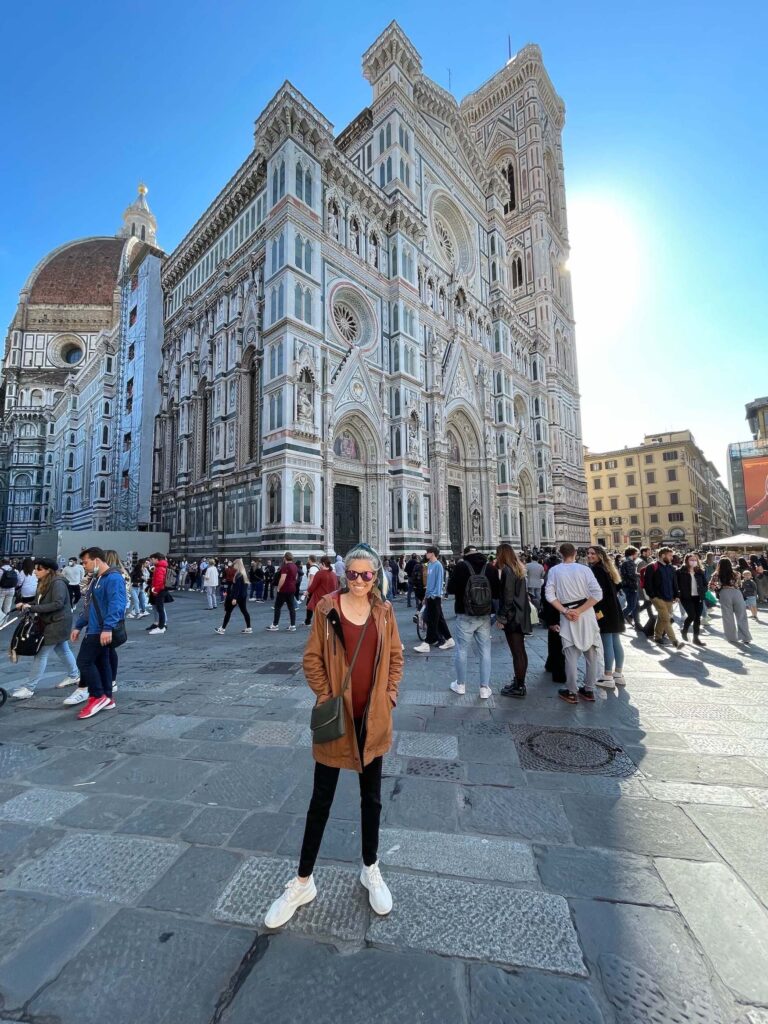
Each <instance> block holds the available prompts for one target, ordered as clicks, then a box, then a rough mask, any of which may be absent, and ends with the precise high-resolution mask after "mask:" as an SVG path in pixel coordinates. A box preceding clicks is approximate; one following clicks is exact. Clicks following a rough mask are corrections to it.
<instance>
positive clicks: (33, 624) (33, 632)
mask: <svg viewBox="0 0 768 1024" xmlns="http://www.w3.org/2000/svg"><path fill="white" fill-rule="evenodd" d="M44 642H45V633H44V626H43V623H42V620H41V618H40V616H39V615H25V616H24V618H23V619H22V620H21V622H20V623H19V624H18V626H17V627H16V629H15V630H14V631H13V636H12V637H11V661H14V662H15V661H16V659H17V658H34V656H35V655H36V654H37V652H38V651H39V650H40V648H41V647H42V646H43V643H44Z"/></svg>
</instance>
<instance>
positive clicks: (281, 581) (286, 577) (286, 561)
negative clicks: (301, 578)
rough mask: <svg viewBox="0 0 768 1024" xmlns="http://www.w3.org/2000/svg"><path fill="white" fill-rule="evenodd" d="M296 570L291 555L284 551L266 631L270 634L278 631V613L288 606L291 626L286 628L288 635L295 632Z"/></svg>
mask: <svg viewBox="0 0 768 1024" xmlns="http://www.w3.org/2000/svg"><path fill="white" fill-rule="evenodd" d="M298 575H299V573H298V570H297V568H296V564H295V562H294V561H293V555H292V554H291V552H290V551H286V552H285V554H284V555H283V564H282V565H281V566H280V570H279V572H278V580H277V595H276V596H275V613H274V618H273V619H272V623H271V625H269V626H267V629H268V630H270V631H271V632H274V631H275V630H278V629H280V612H281V611H282V609H283V605H284V604H285V605H287V606H288V614H289V615H290V619H291V624H290V626H289V627H288V632H289V633H295V632H296V580H297V578H298Z"/></svg>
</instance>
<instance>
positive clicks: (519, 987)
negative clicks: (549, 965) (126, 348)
mask: <svg viewBox="0 0 768 1024" xmlns="http://www.w3.org/2000/svg"><path fill="white" fill-rule="evenodd" d="M470 993H471V997H470V998H471V1003H470V1020H472V1021H478V1022H479V1021H483V1022H484V1024H510V1022H511V1021H514V1024H542V1022H546V1024H603V1015H602V1013H601V1012H600V1008H599V1007H598V1005H597V1003H596V1002H595V998H594V996H593V995H592V992H591V991H590V989H589V988H588V987H587V985H585V984H583V983H581V982H578V981H570V980H567V979H565V978H556V977H550V976H548V975H546V974H532V973H530V972H528V971H525V972H523V973H515V974H511V973H510V972H509V971H504V970H501V969H500V968H498V967H490V966H488V965H485V964H483V965H482V966H478V967H474V966H473V967H470Z"/></svg>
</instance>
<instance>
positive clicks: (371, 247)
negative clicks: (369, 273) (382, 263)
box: [368, 235, 379, 270]
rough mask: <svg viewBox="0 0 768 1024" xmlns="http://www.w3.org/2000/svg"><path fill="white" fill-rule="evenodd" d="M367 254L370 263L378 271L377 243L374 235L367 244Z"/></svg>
mask: <svg viewBox="0 0 768 1024" xmlns="http://www.w3.org/2000/svg"><path fill="white" fill-rule="evenodd" d="M368 254H369V257H370V260H371V263H372V264H373V266H374V267H376V269H377V270H378V269H379V241H378V239H377V238H376V235H371V240H370V242H369V244H368Z"/></svg>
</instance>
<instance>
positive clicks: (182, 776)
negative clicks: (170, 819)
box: [93, 741, 213, 800]
mask: <svg viewBox="0 0 768 1024" xmlns="http://www.w3.org/2000/svg"><path fill="white" fill-rule="evenodd" d="M160 742H164V743H167V742H169V741H160ZM211 771H213V769H212V767H211V765H209V764H201V763H199V762H195V761H189V760H181V759H180V758H172V757H154V756H152V755H141V754H137V755H135V756H131V757H127V758H126V759H125V760H124V761H121V762H120V763H119V764H118V765H116V766H115V767H114V768H112V769H110V770H108V771H105V772H102V773H101V774H100V775H99V777H98V779H97V780H96V782H95V785H94V786H93V789H94V791H95V792H97V793H120V794H123V795H125V796H143V797H145V798H147V799H150V798H151V797H160V798H162V799H164V800H178V799H180V798H181V797H183V796H186V795H187V794H188V793H189V791H190V790H191V789H192V788H193V786H196V785H200V784H201V782H202V780H204V779H205V778H206V777H207V776H208V775H209V774H210V773H211Z"/></svg>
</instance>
